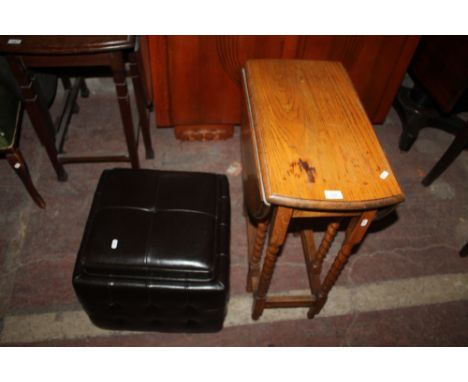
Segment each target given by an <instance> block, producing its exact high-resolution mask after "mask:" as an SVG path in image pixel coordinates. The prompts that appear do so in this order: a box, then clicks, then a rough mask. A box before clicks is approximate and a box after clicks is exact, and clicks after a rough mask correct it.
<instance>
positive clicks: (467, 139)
mask: <svg viewBox="0 0 468 382" xmlns="http://www.w3.org/2000/svg"><path fill="white" fill-rule="evenodd" d="M467 143H468V122H467V123H465V126H464V128H463V129H462V130H460V131H459V132H458V134H457V135H456V136H455V139H454V140H453V142H452V144H451V145H450V147H449V148H448V149H447V151H446V152H445V153H444V155H442V158H440V159H439V161H438V162H437V163H436V164H435V166H434V167H433V168H432V169H431V171H429V173H428V174H427V175H426V176H425V177H424V179H423V180H422V182H421V183H422V184H423V185H424V186H429V185H430V184H431V183H432V182H433V181H434V180H436V179H437V178H438V177H439V176H440V174H442V173H443V172H444V171H445V170H446V169H447V168H448V167H449V166H450V165H451V164H452V162H453V161H454V160H455V159H456V158H457V156H458V155H460V153H461V152H462V151H463V149H464V148H465V147H466V144H467Z"/></svg>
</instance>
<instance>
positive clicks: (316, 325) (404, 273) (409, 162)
mask: <svg viewBox="0 0 468 382" xmlns="http://www.w3.org/2000/svg"><path fill="white" fill-rule="evenodd" d="M89 86H90V88H91V90H92V94H91V96H90V98H88V99H82V100H80V109H81V110H80V113H79V114H77V115H75V116H74V117H73V119H72V123H71V127H70V133H69V137H68V140H67V142H66V144H65V149H66V151H69V152H96V151H98V152H109V151H113V152H125V145H124V139H123V133H122V128H121V125H120V119H119V114H118V110H117V103H116V101H115V97H114V94H113V89H112V85H111V83H110V82H108V81H107V80H91V81H90V82H89ZM97 89H99V91H98V90H97ZM153 117H154V115H153V116H152V134H153V135H152V138H153V146H154V149H155V153H156V157H155V159H154V160H150V161H148V160H144V159H143V158H144V156H143V150H140V158H141V159H142V167H144V168H157V169H171V170H194V171H209V172H217V173H227V174H228V177H229V182H230V192H231V208H232V221H231V227H232V231H231V298H230V302H229V305H228V315H227V318H226V322H225V328H224V329H223V330H222V331H221V332H219V333H215V334H166V333H135V332H115V331H106V330H101V329H98V328H96V327H95V326H93V325H92V324H91V323H90V322H89V320H88V318H87V316H86V314H85V313H84V312H83V311H82V309H81V307H80V304H79V303H78V301H77V300H76V297H75V295H74V292H73V289H72V286H71V274H72V269H73V265H74V261H75V258H76V253H77V250H78V247H79V244H80V240H81V236H82V234H83V229H84V224H85V221H86V218H87V214H88V211H89V208H90V204H91V200H92V196H93V192H94V189H95V187H96V183H97V180H98V178H99V175H100V173H101V171H102V170H103V169H105V168H111V167H116V165H115V164H81V165H67V166H66V170H67V172H68V175H69V179H68V181H67V182H63V183H62V182H58V181H57V180H56V177H55V173H54V171H53V169H52V167H51V165H50V163H49V162H48V159H47V156H46V154H45V151H44V150H43V148H42V147H41V146H40V144H39V143H38V140H37V138H36V136H35V134H34V131H33V130H32V128H31V126H30V123H29V121H28V119H27V118H25V121H24V128H23V131H22V140H21V148H22V150H23V153H24V155H25V157H26V161H27V163H28V165H29V167H30V171H31V173H32V176H33V180H34V182H35V184H36V186H37V188H38V190H39V192H40V193H41V194H42V196H43V198H44V200H45V201H46V204H47V208H46V209H45V210H41V209H39V208H37V207H36V206H35V204H34V203H33V202H32V201H31V200H30V198H29V196H28V194H27V192H26V191H25V190H24V188H23V186H22V184H21V183H20V181H19V179H18V178H17V176H16V175H15V174H14V173H13V172H12V170H11V169H10V167H9V166H8V164H7V162H6V161H1V162H0V176H1V179H2V182H1V184H0V191H1V198H0V213H1V215H0V319H1V328H0V344H1V345H10V346H11V345H42V346H49V345H50V346H68V345H83V346H122V345H126V346H197V345H198V346H205V345H206V346H209V345H217V346H383V345H385V346H415V345H417V346H442V345H444V346H467V345H468V259H466V258H465V259H463V258H460V257H459V256H458V254H457V252H458V251H459V249H460V248H461V247H462V246H463V245H464V244H465V243H466V241H467V240H468V182H467V181H466V179H467V177H468V153H467V152H464V153H462V155H461V156H460V157H459V158H458V159H457V161H456V162H455V163H454V164H453V165H452V166H451V167H450V168H449V169H448V170H447V171H446V172H445V173H444V174H443V175H442V176H441V177H440V178H439V179H438V180H437V181H436V182H434V183H433V185H432V186H430V187H428V188H424V187H423V186H422V185H421V184H420V181H421V179H422V178H423V176H424V175H425V173H426V172H427V171H428V170H429V169H430V168H431V167H432V165H433V164H434V163H435V161H436V160H437V158H438V157H439V156H440V155H441V154H442V153H443V151H444V150H445V149H446V147H448V145H449V144H450V142H451V139H452V136H450V135H448V134H447V133H445V132H442V131H438V130H435V129H425V130H423V131H422V132H421V135H420V138H419V139H418V141H417V142H416V144H415V146H414V147H413V148H412V150H411V151H410V152H409V153H401V152H400V151H399V149H398V137H399V134H400V131H401V125H400V121H399V119H398V117H397V115H396V113H395V112H394V110H391V112H390V113H389V115H388V117H387V120H386V122H385V123H384V124H383V125H379V126H375V130H376V133H377V135H378V137H379V139H380V141H381V144H382V146H383V147H384V150H385V152H386V153H387V156H388V158H389V161H390V162H391V164H392V166H393V169H394V172H395V174H396V176H397V178H398V180H399V182H400V184H401V186H402V188H403V190H404V192H405V194H406V201H405V202H404V203H403V204H402V205H401V206H400V207H399V208H398V211H397V214H396V215H395V216H393V217H392V218H391V219H389V220H388V221H386V222H384V223H382V224H380V225H376V226H374V227H373V228H372V229H371V230H370V232H369V234H368V235H367V237H366V239H365V240H364V242H363V243H362V245H361V246H360V248H359V250H358V251H357V253H356V254H354V255H353V256H352V257H351V258H350V261H349V263H348V264H347V266H346V268H345V270H344V271H343V273H342V275H341V277H340V278H339V280H338V283H337V286H336V288H335V289H334V290H333V291H332V293H331V294H330V296H329V299H328V302H327V305H326V306H325V308H324V310H323V311H322V312H321V314H320V315H318V316H317V317H316V318H315V319H313V320H307V319H306V311H305V310H304V309H282V310H281V309H279V310H267V311H265V313H264V314H263V316H262V317H261V318H260V320H258V321H252V320H251V318H250V309H251V296H250V295H248V294H247V293H246V292H245V289H244V287H245V277H246V270H247V261H246V254H247V251H246V247H247V244H246V227H245V218H244V216H243V215H242V185H241V176H240V175H239V174H235V173H234V174H230V173H229V171H228V170H229V168H230V166H232V165H233V164H234V165H237V163H238V162H239V161H240V147H239V144H240V142H239V141H240V140H239V130H238V129H237V128H236V133H235V136H234V138H233V139H230V140H227V141H220V142H180V141H177V140H176V139H175V137H174V131H173V130H172V129H156V128H155V127H154V118H153ZM140 149H142V147H140ZM122 166H123V167H128V165H127V164H124V165H122ZM234 167H235V166H234ZM321 234H322V232H318V238H317V239H318V240H320V236H321ZM342 238H343V233H342V232H340V234H339V235H338V237H337V239H336V240H335V242H334V243H333V246H332V248H331V251H330V255H329V256H328V258H327V261H326V263H325V267H324V268H325V269H326V268H327V265H329V264H330V260H331V258H332V256H331V255H332V254H334V253H336V251H337V250H338V246H339V244H340V243H341V240H342ZM300 248H301V246H300V239H299V238H298V237H296V236H294V235H292V234H291V235H289V236H288V240H287V243H286V245H285V248H284V249H283V252H282V255H281V257H280V258H279V261H278V265H277V270H276V273H275V275H274V278H273V282H272V288H271V290H272V292H274V293H292V292H295V291H304V290H305V289H307V278H306V274H305V267H304V264H303V258H302V254H301V252H300V250H301V249H300Z"/></svg>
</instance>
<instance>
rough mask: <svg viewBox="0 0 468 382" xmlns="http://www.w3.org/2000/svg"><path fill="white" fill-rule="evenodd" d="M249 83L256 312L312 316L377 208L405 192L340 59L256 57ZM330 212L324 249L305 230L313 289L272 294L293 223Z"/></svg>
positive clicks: (248, 177)
mask: <svg viewBox="0 0 468 382" xmlns="http://www.w3.org/2000/svg"><path fill="white" fill-rule="evenodd" d="M243 89H244V100H245V102H244V118H243V124H242V160H243V167H244V172H243V183H244V195H245V204H246V209H247V212H248V215H249V223H248V224H249V226H248V233H249V271H248V277H247V291H249V292H252V293H253V297H254V303H253V312H252V317H253V319H258V318H259V317H260V316H261V314H262V312H263V310H264V309H265V308H293V307H308V308H309V312H308V317H309V318H313V317H314V316H315V315H316V314H317V313H318V312H319V311H320V310H321V308H322V307H323V305H324V304H325V302H326V300H327V296H328V293H329V292H330V290H331V288H332V287H333V285H334V284H335V282H336V280H337V278H338V276H339V274H340V272H341V271H342V269H343V267H344V265H345V263H346V261H347V259H348V257H349V255H350V253H351V250H352V248H353V247H354V246H355V245H356V244H358V243H360V242H361V240H362V238H363V237H364V235H365V233H366V231H367V229H368V228H369V226H370V224H371V222H372V220H373V219H374V217H375V216H376V213H377V212H378V211H379V210H380V209H386V208H389V207H392V206H395V205H396V204H398V203H400V202H402V201H403V200H404V195H403V193H402V191H401V189H400V187H399V185H398V182H397V180H396V178H395V176H394V174H393V171H392V169H391V168H390V165H389V163H388V161H387V159H386V157H385V154H384V152H383V151H382V148H381V146H380V144H379V141H378V139H377V137H376V135H375V133H374V131H373V128H372V125H371V124H370V122H369V120H368V118H367V116H366V113H365V111H364V109H363V107H362V105H361V103H360V101H359V98H358V96H357V94H356V92H355V90H354V88H353V85H352V83H351V80H350V79H349V77H348V75H347V73H346V71H345V69H344V68H343V66H342V65H341V63H338V62H325V61H301V60H253V61H249V62H247V64H246V66H245V69H244V70H243ZM323 217H327V218H330V219H331V222H330V223H329V224H328V227H327V230H326V232H325V234H324V237H323V240H322V242H321V243H320V245H319V247H318V249H317V248H316V245H315V243H314V233H313V232H312V230H309V229H307V230H303V231H301V240H302V245H303V249H304V257H305V263H306V267H307V273H308V278H309V285H310V290H311V295H304V296H268V295H267V294H268V289H269V286H270V281H271V278H272V276H273V271H274V269H275V265H276V260H277V257H278V253H279V251H280V250H281V247H282V246H283V244H284V242H285V239H286V235H287V232H288V227H289V224H290V222H291V220H292V219H303V218H323ZM345 217H350V222H349V224H348V226H347V228H346V236H345V240H344V242H343V244H342V246H341V249H340V250H339V252H338V254H337V256H336V258H335V260H334V262H333V264H332V266H331V268H330V270H329V271H328V273H327V274H326V276H325V278H324V280H323V282H321V278H320V275H321V271H322V263H323V260H324V258H325V256H326V254H327V252H328V250H329V248H330V246H331V242H332V240H333V238H334V237H335V235H336V233H337V230H338V229H339V226H340V222H341V221H342V220H343V218H345ZM267 231H269V232H267ZM267 236H268V239H267V245H266V250H265V255H264V260H263V264H261V260H262V247H263V245H264V242H265V238H266V237H267Z"/></svg>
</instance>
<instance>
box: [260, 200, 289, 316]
mask: <svg viewBox="0 0 468 382" xmlns="http://www.w3.org/2000/svg"><path fill="white" fill-rule="evenodd" d="M292 211H293V210H292V209H291V208H285V207H276V209H275V211H274V213H273V218H272V221H271V231H270V237H269V240H268V247H267V250H266V253H265V260H264V262H263V267H262V271H261V274H260V279H259V282H258V288H257V290H256V291H255V292H254V303H253V310H252V318H253V319H254V320H258V318H259V317H260V316H261V315H262V313H263V310H264V309H265V302H266V295H267V293H268V289H269V287H270V283H271V278H272V276H273V271H274V269H275V265H276V260H277V256H278V252H279V250H280V248H281V246H282V245H283V244H284V241H285V239H286V233H287V231H288V226H289V222H290V220H291V216H292Z"/></svg>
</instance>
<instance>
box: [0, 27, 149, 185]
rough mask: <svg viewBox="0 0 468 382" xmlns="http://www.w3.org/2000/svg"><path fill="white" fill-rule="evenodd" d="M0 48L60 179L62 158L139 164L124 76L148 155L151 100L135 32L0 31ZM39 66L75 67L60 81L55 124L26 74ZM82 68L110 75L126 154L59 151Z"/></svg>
mask: <svg viewBox="0 0 468 382" xmlns="http://www.w3.org/2000/svg"><path fill="white" fill-rule="evenodd" d="M0 53H1V54H4V55H5V57H6V58H7V60H8V61H9V63H10V67H11V70H12V72H13V74H14V76H15V78H16V81H17V82H18V85H19V86H20V89H21V96H22V98H23V101H24V105H25V109H26V111H27V112H28V114H29V117H30V119H31V122H32V124H33V127H34V129H35V130H36V133H37V135H38V136H39V139H40V140H41V143H42V144H43V145H44V146H45V148H46V150H47V154H48V156H49V159H50V160H51V162H52V165H53V166H54V169H55V171H56V173H57V176H58V178H59V179H60V180H65V179H66V173H65V170H64V169H63V166H62V165H63V164H64V163H76V162H102V161H110V162H113V161H119V162H122V161H125V162H130V163H131V165H132V167H133V168H139V167H140V163H139V160H138V152H137V146H138V136H139V130H137V129H136V128H135V127H134V124H133V120H132V110H131V105H130V97H129V91H128V85H127V79H128V78H131V79H132V81H133V87H134V93H135V100H136V105H137V112H138V117H139V123H138V125H139V127H140V128H141V132H142V136H143V141H144V144H145V149H146V157H147V158H152V157H153V156H154V154H153V149H152V146H151V138H150V131H149V110H148V106H149V105H150V103H151V100H150V99H149V91H148V89H146V85H145V81H144V79H143V75H144V71H143V64H142V58H141V52H140V50H139V46H138V39H137V38H136V37H135V36H0ZM43 68H47V70H49V71H52V72H53V73H54V74H60V73H65V74H66V75H67V76H69V75H71V74H75V72H76V73H79V74H78V78H77V80H76V81H75V83H74V85H73V86H72V85H71V84H70V83H68V84H67V85H66V88H67V89H66V90H67V99H66V102H65V107H64V110H63V113H62V115H61V117H60V118H59V122H58V125H57V126H55V125H54V123H53V121H52V117H51V115H50V114H49V111H48V109H47V107H46V106H45V102H44V100H43V97H42V94H41V93H42V92H41V89H40V87H39V85H38V84H37V81H36V78H35V76H34V75H33V76H31V75H30V72H29V69H41V70H42V69H43ZM77 69H79V70H77ZM83 69H86V74H89V75H91V76H93V75H102V73H103V70H107V71H109V74H110V75H111V76H112V77H113V79H114V84H115V89H116V93H117V99H118V104H119V110H120V115H121V118H122V123H123V130H124V134H125V140H126V143H127V149H128V155H115V154H112V155H106V156H71V155H63V154H61V150H62V147H63V142H64V138H65V134H66V130H67V126H68V123H69V120H70V117H71V113H72V111H73V107H74V105H75V100H76V97H77V95H78V92H79V91H80V90H81V92H82V95H83V96H86V93H87V88H86V87H85V85H84V83H83V81H82V79H81V78H79V76H81V75H82V70H83ZM106 74H107V73H106ZM67 82H68V81H67Z"/></svg>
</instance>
